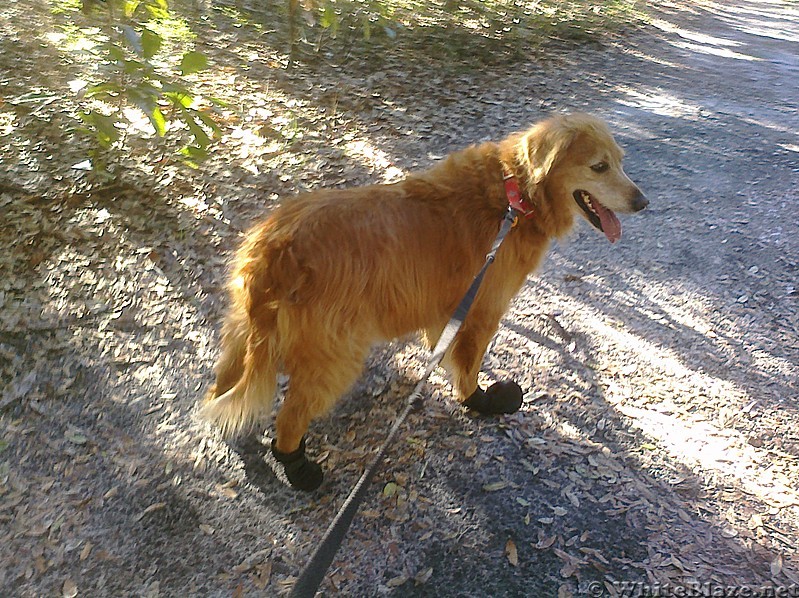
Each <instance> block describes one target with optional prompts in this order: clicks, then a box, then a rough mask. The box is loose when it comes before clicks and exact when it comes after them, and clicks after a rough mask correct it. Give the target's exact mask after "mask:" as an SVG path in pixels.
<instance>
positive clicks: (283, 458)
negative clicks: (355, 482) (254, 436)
mask: <svg viewBox="0 0 799 598" xmlns="http://www.w3.org/2000/svg"><path fill="white" fill-rule="evenodd" d="M272 455H273V456H274V457H275V459H276V460H277V462H278V463H280V464H281V465H283V471H284V472H285V473H286V478H288V481H289V484H291V486H292V487H293V488H296V489H297V490H304V491H305V492H311V491H312V490H316V489H317V488H319V486H321V485H322V480H323V479H324V474H323V473H322V468H321V467H320V466H319V464H318V463H315V462H313V461H311V460H309V459H308V457H306V456H305V438H303V439H302V440H301V441H300V446H299V448H297V450H295V451H292V452H290V453H283V452H281V451H279V450H277V447H276V446H275V440H272Z"/></svg>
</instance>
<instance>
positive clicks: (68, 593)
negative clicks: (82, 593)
mask: <svg viewBox="0 0 799 598" xmlns="http://www.w3.org/2000/svg"><path fill="white" fill-rule="evenodd" d="M61 595H62V596H63V597H64V598H75V596H77V595H78V586H76V585H75V582H74V581H72V580H71V579H70V578H69V577H67V578H66V579H65V580H64V585H63V586H62V587H61Z"/></svg>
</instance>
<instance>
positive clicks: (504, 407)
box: [463, 380, 524, 415]
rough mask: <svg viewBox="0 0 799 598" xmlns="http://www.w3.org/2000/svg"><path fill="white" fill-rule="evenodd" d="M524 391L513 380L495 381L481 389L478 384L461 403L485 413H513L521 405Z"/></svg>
mask: <svg viewBox="0 0 799 598" xmlns="http://www.w3.org/2000/svg"><path fill="white" fill-rule="evenodd" d="M523 399H524V393H523V392H522V389H521V387H520V386H519V385H518V384H516V383H515V382H514V381H513V380H506V381H504V382H495V383H494V384H492V385H491V386H489V387H488V390H483V389H482V388H480V387H479V386H478V387H477V390H475V391H474V392H473V393H472V394H471V395H470V396H469V398H468V399H466V400H465V401H464V402H463V404H464V405H466V406H467V407H468V408H469V409H474V410H475V411H479V412H480V413H483V414H485V415H496V414H498V413H515V412H516V411H518V410H519V407H521V406H522V400H523Z"/></svg>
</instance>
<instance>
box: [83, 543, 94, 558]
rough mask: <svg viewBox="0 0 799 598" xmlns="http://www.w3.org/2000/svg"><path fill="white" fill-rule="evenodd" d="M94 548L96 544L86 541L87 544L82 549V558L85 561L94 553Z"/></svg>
mask: <svg viewBox="0 0 799 598" xmlns="http://www.w3.org/2000/svg"><path fill="white" fill-rule="evenodd" d="M92 548H94V544H92V543H91V542H86V546H84V547H83V550H81V551H80V560H82V561H85V560H86V559H88V558H89V555H90V554H91V553H92Z"/></svg>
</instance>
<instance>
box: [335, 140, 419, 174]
mask: <svg viewBox="0 0 799 598" xmlns="http://www.w3.org/2000/svg"><path fill="white" fill-rule="evenodd" d="M346 149H347V153H348V154H349V155H352V156H354V157H356V158H358V159H359V160H360V161H361V162H363V163H364V164H367V165H368V166H370V167H371V168H372V169H374V170H375V171H377V172H379V173H380V182H382V183H392V182H395V181H398V180H399V179H401V178H402V177H404V176H405V172H404V171H403V170H402V169H401V168H398V167H397V166H394V164H393V163H392V160H391V158H390V157H389V155H388V154H387V153H386V152H384V151H383V150H381V149H378V148H376V147H375V146H374V145H373V144H372V143H370V142H369V141H366V140H365V139H355V140H353V141H350V142H349V143H347V145H346Z"/></svg>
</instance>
